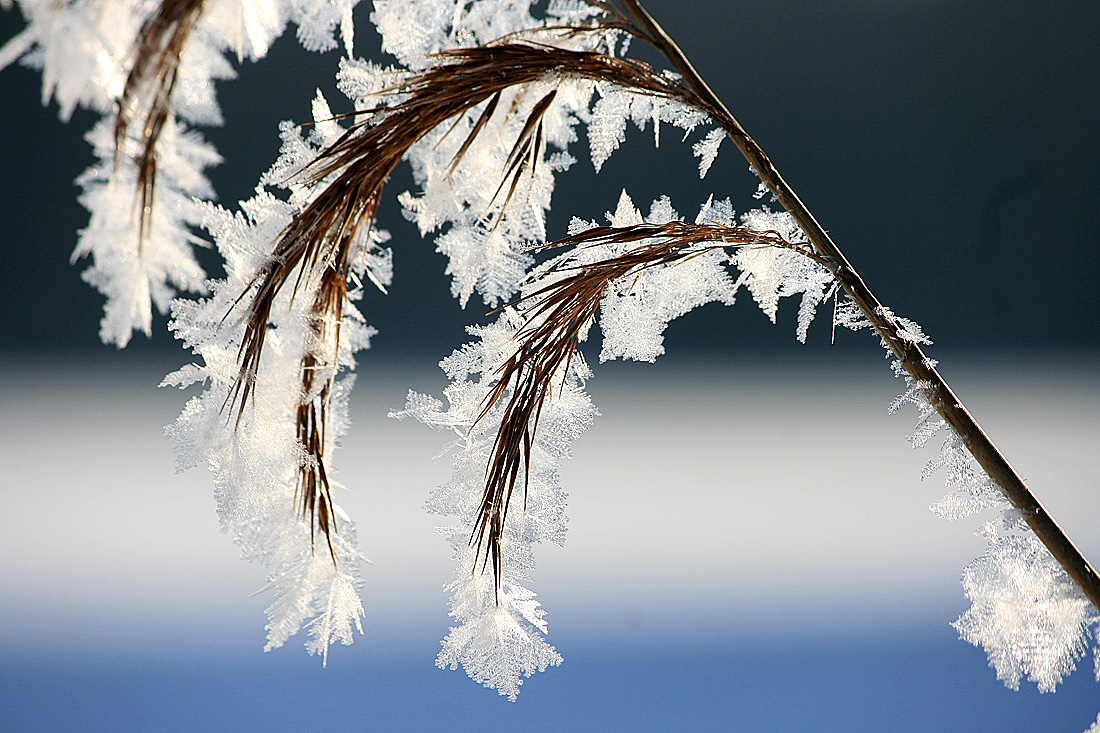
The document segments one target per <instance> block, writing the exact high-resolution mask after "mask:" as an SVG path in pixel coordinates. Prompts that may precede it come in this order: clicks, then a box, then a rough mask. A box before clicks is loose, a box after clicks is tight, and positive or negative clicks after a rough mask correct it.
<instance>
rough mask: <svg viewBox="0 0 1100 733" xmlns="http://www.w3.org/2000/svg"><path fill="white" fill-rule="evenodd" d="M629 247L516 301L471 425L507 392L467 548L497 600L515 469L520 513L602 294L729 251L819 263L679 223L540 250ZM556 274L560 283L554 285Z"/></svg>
mask: <svg viewBox="0 0 1100 733" xmlns="http://www.w3.org/2000/svg"><path fill="white" fill-rule="evenodd" d="M634 242H644V244H642V245H640V246H638V247H635V248H633V249H630V250H628V251H627V252H624V253H623V254H620V255H617V256H614V257H609V258H606V259H603V260H600V261H598V262H594V263H591V264H586V265H573V266H570V265H568V264H567V262H562V263H560V264H559V265H557V266H555V267H551V268H550V269H548V270H547V271H544V272H543V273H541V275H542V276H544V277H549V278H550V279H551V280H552V282H551V283H549V284H548V285H544V286H543V287H541V288H539V289H538V290H535V291H534V292H533V293H531V294H530V295H528V296H527V297H525V298H524V299H523V300H522V301H519V303H527V305H526V306H525V311H524V314H525V316H526V319H527V320H526V323H525V324H524V326H523V327H522V328H520V330H519V331H518V332H517V334H516V336H515V340H516V342H517V344H518V345H517V348H516V351H515V353H513V354H512V356H511V357H509V358H508V360H507V361H506V362H505V363H504V364H503V365H501V367H500V368H499V369H498V371H497V382H496V386H495V387H494V388H493V390H492V392H490V393H489V395H488V396H487V397H486V399H485V403H484V406H483V408H482V411H481V414H480V415H479V416H478V418H477V420H478V421H480V420H482V419H483V418H485V416H486V415H487V414H488V413H489V411H490V410H492V408H493V407H494V406H495V405H496V404H497V403H498V402H500V401H501V400H503V399H504V398H505V396H506V395H507V394H508V392H509V390H511V396H510V397H509V398H508V403H507V405H506V406H505V408H504V414H503V416H502V417H501V421H500V428H499V429H498V431H497V437H496V441H495V442H494V445H493V451H492V455H491V457H490V459H489V465H488V469H487V470H486V479H485V490H484V492H483V494H482V497H481V508H480V510H479V512H478V519H477V521H476V522H475V525H474V530H473V533H472V534H471V537H470V542H471V544H473V545H475V546H476V548H477V552H476V555H475V567H476V565H477V563H478V561H479V560H481V557H482V552H484V560H481V563H482V566H483V567H484V566H485V564H487V563H489V562H490V561H491V562H492V569H493V578H494V586H495V589H496V590H497V592H499V590H500V575H501V547H500V542H501V538H502V536H503V532H504V523H505V519H506V518H507V515H508V507H509V505H510V504H511V499H512V493H513V491H514V489H515V486H516V482H517V480H518V479H519V475H520V472H521V469H522V472H523V476H524V482H523V487H524V507H525V508H526V504H527V483H528V478H529V476H530V468H531V450H532V447H533V445H534V442H535V434H536V432H537V430H538V423H539V417H540V416H541V414H542V408H543V405H544V404H545V401H546V400H547V398H549V397H551V396H552V395H553V386H554V381H555V380H561V381H562V382H564V380H565V379H566V377H567V374H568V371H569V365H570V364H571V362H572V359H573V356H574V354H575V353H576V350H577V346H578V344H579V342H580V340H581V338H582V336H583V335H584V333H585V332H586V331H587V330H588V327H589V325H590V324H591V323H592V321H593V320H594V319H595V317H596V312H597V310H598V309H599V307H600V302H601V301H602V300H603V298H604V295H605V294H606V293H607V290H608V288H609V287H611V285H612V284H613V283H615V282H617V281H621V280H624V279H629V278H631V277H636V276H637V275H638V273H640V272H642V271H643V270H647V269H650V268H654V267H674V266H676V265H678V264H681V263H683V262H685V261H687V260H689V259H692V258H694V257H698V256H699V255H702V254H704V253H706V252H710V251H712V250H715V249H723V248H725V247H730V246H763V247H782V248H786V249H792V250H794V251H797V252H799V253H801V254H803V255H806V256H807V257H811V258H813V259H819V258H818V257H817V255H816V254H815V253H813V252H812V251H808V250H807V249H806V248H805V246H804V245H798V244H792V243H790V242H788V241H786V240H784V239H783V238H782V237H781V236H779V234H777V233H776V232H759V231H755V230H752V229H748V228H745V227H725V226H720V225H713V224H702V225H697V224H694V225H693V224H685V223H683V222H678V221H674V222H669V223H668V224H662V225H650V224H642V225H637V226H630V227H620V228H611V227H596V228H593V229H589V230H587V231H585V232H581V233H579V234H576V235H573V236H571V237H567V238H566V239H563V240H561V241H559V242H555V243H552V244H549V245H545V246H544V247H541V248H539V249H542V250H547V249H550V248H561V247H594V246H597V245H608V244H631V243H634ZM563 273H568V274H563ZM557 274H561V275H562V276H561V277H555V275H557ZM475 422H476V421H475Z"/></svg>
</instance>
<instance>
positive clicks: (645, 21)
mask: <svg viewBox="0 0 1100 733" xmlns="http://www.w3.org/2000/svg"><path fill="white" fill-rule="evenodd" d="M590 1H591V0H590ZM620 2H621V3H622V6H623V8H624V11H625V15H626V16H629V18H630V21H631V22H630V23H628V24H626V25H622V24H621V18H622V16H623V14H622V13H617V17H618V18H619V19H620V25H619V27H620V28H621V29H622V30H626V31H628V32H630V33H632V34H633V35H635V36H637V37H638V38H640V39H643V40H645V41H646V42H648V43H650V44H651V45H652V46H653V47H654V48H656V49H657V50H658V51H660V52H661V53H662V54H663V55H664V56H665V57H666V58H667V59H668V60H669V62H670V63H671V64H672V65H673V67H674V68H675V69H676V71H677V72H679V73H680V75H681V78H682V79H683V83H684V84H685V86H687V87H688V88H689V89H690V91H691V94H690V96H691V98H693V99H694V100H695V101H694V104H695V106H697V107H698V108H699V109H702V110H704V111H706V112H707V113H708V114H709V115H710V116H711V118H712V119H713V120H714V121H715V122H716V123H717V124H719V125H720V126H721V127H722V129H723V130H725V132H726V133H727V135H728V136H729V138H730V140H732V141H733V143H734V144H735V145H736V146H737V148H738V150H740V151H741V154H742V155H743V156H744V157H745V159H746V160H747V161H748V162H749V164H750V165H751V166H752V167H753V169H754V170H755V171H756V173H757V175H759V176H760V180H762V181H763V182H764V184H765V185H766V186H767V187H768V189H769V190H770V191H771V193H772V194H773V195H774V196H775V197H776V199H777V200H778V201H779V203H780V204H781V205H782V206H783V208H785V209H786V210H787V211H788V212H789V213H790V214H791V216H792V217H794V219H795V221H796V222H798V225H799V226H800V227H801V228H802V231H803V232H804V233H805V235H806V237H807V238H808V239H809V240H810V242H811V243H812V244H813V247H814V249H815V250H816V251H817V253H818V255H820V257H821V258H822V261H823V264H824V265H825V266H826V267H827V268H828V269H829V271H830V272H831V273H832V274H833V277H834V278H835V279H836V281H837V282H838V283H840V285H841V287H843V288H844V290H845V292H846V293H848V296H849V297H850V298H851V299H852V301H853V302H854V303H855V304H856V305H857V306H858V307H859V309H860V311H861V312H862V313H863V315H864V317H865V318H867V320H868V321H870V323H871V325H872V326H873V327H874V329H875V331H876V333H878V335H879V337H881V338H882V340H883V342H884V343H885V344H886V345H887V347H888V348H889V349H890V351H891V353H893V355H894V356H895V357H896V358H897V359H898V361H899V362H901V364H902V366H903V367H904V368H905V371H906V372H908V374H909V376H911V377H912V378H913V380H914V381H915V382H916V384H918V385H920V386H921V388H922V389H923V390H924V393H925V396H926V397H927V398H928V400H929V401H930V402H931V403H932V405H933V406H934V407H935V408H936V411H937V412H939V414H940V416H941V417H943V419H944V420H945V421H946V422H947V424H948V425H950V426H951V428H952V429H953V430H954V431H955V432H956V433H958V434H959V435H960V436H961V437H962V440H963V444H964V445H965V446H966V448H967V450H969V451H970V454H971V455H972V456H974V459H975V460H976V461H977V462H978V464H979V465H980V466H981V467H982V469H983V470H984V471H985V472H986V473H987V474H988V475H989V477H990V478H992V479H993V481H994V482H995V483H996V484H997V486H998V487H999V488H1000V489H1001V491H1002V492H1003V493H1004V496H1005V498H1007V499H1008V501H1009V502H1010V503H1011V504H1012V506H1013V507H1015V508H1016V510H1017V511H1019V512H1020V515H1021V516H1022V517H1023V519H1024V521H1025V522H1027V525H1028V526H1029V527H1030V528H1031V530H1032V531H1033V532H1035V535H1036V536H1037V537H1038V538H1039V540H1040V541H1042V543H1043V545H1045V546H1046V548H1047V549H1048V550H1049V551H1050V553H1051V555H1053V556H1054V558H1055V559H1056V560H1057V561H1058V563H1059V564H1060V565H1061V566H1062V567H1063V568H1064V569H1065V571H1066V573H1067V574H1069V576H1070V577H1071V578H1073V580H1074V581H1075V582H1076V583H1077V584H1078V585H1079V586H1080V587H1081V589H1082V591H1084V593H1085V596H1086V597H1087V598H1088V599H1089V601H1091V602H1092V605H1093V606H1095V607H1096V609H1097V610H1100V576H1098V575H1097V573H1096V570H1095V569H1094V568H1093V567H1092V565H1090V564H1089V562H1088V560H1087V559H1085V557H1084V555H1082V554H1081V552H1080V551H1079V550H1078V549H1077V548H1076V547H1075V546H1074V545H1073V543H1072V542H1071V541H1070V539H1069V538H1068V537H1067V536H1066V534H1065V532H1063V531H1062V529H1061V527H1059V526H1058V524H1057V523H1056V522H1055V521H1054V519H1053V518H1052V517H1051V516H1050V515H1049V514H1048V513H1047V511H1046V510H1045V509H1044V508H1043V506H1042V505H1041V504H1040V503H1039V501H1038V499H1036V498H1035V496H1034V494H1032V493H1031V490H1030V489H1029V488H1028V487H1027V485H1026V484H1025V483H1024V481H1023V479H1022V478H1020V475H1019V474H1018V473H1016V471H1015V470H1014V469H1013V468H1012V466H1011V465H1009V463H1008V461H1007V460H1006V459H1005V457H1004V456H1003V455H1001V452H1000V451H999V450H997V447H996V446H995V445H993V442H992V441H991V440H990V439H989V437H988V436H987V435H986V434H985V432H984V431H983V430H982V429H981V427H980V426H979V425H978V423H977V421H975V420H974V418H973V417H972V416H971V415H970V413H969V411H967V409H966V407H964V406H963V404H962V402H961V401H960V400H959V398H958V397H956V396H955V393H954V392H952V391H951V388H950V387H949V386H948V385H947V383H946V382H945V381H944V380H943V378H942V377H941V376H940V375H939V373H938V372H937V371H936V369H935V368H934V367H933V366H932V362H931V361H930V360H929V359H928V357H927V356H925V354H924V352H923V351H921V349H920V347H919V346H918V345H917V344H916V343H913V341H911V340H910V339H909V338H907V337H906V336H905V334H904V332H903V331H902V330H901V329H900V328H899V327H898V324H897V323H896V322H895V321H894V319H893V318H892V317H891V315H890V313H889V311H888V310H887V309H885V308H883V307H882V304H881V303H880V302H879V301H878V299H877V298H875V296H874V295H873V294H872V293H871V291H870V289H869V288H868V287H867V285H866V284H865V283H864V282H863V280H862V278H860V276H859V275H858V274H857V273H856V271H855V269H854V268H853V267H852V265H851V264H850V263H849V262H848V260H847V258H846V257H845V256H844V254H843V253H842V252H841V251H840V249H839V248H838V247H837V246H836V244H835V243H834V242H833V241H832V239H831V238H830V237H829V235H828V234H827V233H826V232H825V230H824V229H822V227H821V225H820V224H818V222H817V220H816V219H815V218H814V217H813V215H812V214H811V213H810V211H809V209H807V208H806V206H805V205H804V204H803V203H802V201H801V200H800V199H799V198H798V196H796V195H795V193H794V191H793V190H792V189H791V187H790V186H789V185H788V184H787V182H786V181H784V180H783V177H782V176H780V175H779V172H778V171H777V170H776V169H775V166H774V165H772V163H771V161H770V160H768V157H767V156H766V155H764V151H763V150H761V149H760V146H759V145H757V144H756V142H755V141H754V140H753V139H752V138H751V137H749V135H748V134H747V133H746V132H745V130H744V129H743V128H742V127H741V125H740V124H738V122H737V120H736V119H734V117H733V115H732V114H730V112H729V110H728V109H726V107H725V105H723V104H722V101H721V100H720V99H719V98H718V97H717V96H716V95H715V94H714V92H712V91H711V89H710V87H708V86H707V84H706V83H705V82H704V81H703V79H702V77H700V76H699V74H698V72H697V71H696V70H695V69H694V68H693V67H692V65H691V63H690V62H689V61H688V59H687V57H686V56H684V53H683V51H681V50H680V48H679V47H678V46H677V45H676V44H675V43H674V42H673V41H672V39H671V38H669V36H668V34H667V33H665V31H664V29H662V28H661V26H660V25H658V24H657V22H656V21H655V20H654V19H653V17H652V16H650V14H649V13H648V12H647V11H646V10H645V8H643V7H642V5H641V4H640V3H639V2H638V0H620ZM596 4H597V5H600V6H605V5H607V3H604V2H597V3H596ZM616 12H617V11H616Z"/></svg>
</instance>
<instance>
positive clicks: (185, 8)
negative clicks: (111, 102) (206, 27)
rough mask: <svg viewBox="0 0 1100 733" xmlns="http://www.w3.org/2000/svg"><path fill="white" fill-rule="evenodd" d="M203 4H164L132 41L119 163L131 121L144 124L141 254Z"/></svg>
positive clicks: (193, 0) (196, 0)
mask: <svg viewBox="0 0 1100 733" xmlns="http://www.w3.org/2000/svg"><path fill="white" fill-rule="evenodd" d="M202 10H203V0H161V3H160V5H159V6H158V7H157V9H156V11H155V12H153V14H152V15H150V16H149V17H148V18H147V19H146V20H145V22H144V23H143V24H142V26H141V30H140V31H139V32H138V36H137V38H136V39H135V40H134V48H133V51H132V53H133V56H134V61H133V64H132V65H131V67H130V73H129V74H128V75H127V77H126V84H125V86H124V87H123V90H122V96H121V98H120V99H119V101H118V103H117V106H116V113H115V129H114V135H115V165H117V164H118V155H119V154H120V153H122V152H123V151H124V149H125V145H126V136H127V133H128V131H129V129H130V125H131V122H132V121H134V120H133V119H132V118H136V120H137V121H139V122H140V124H141V152H140V153H138V154H137V155H136V156H135V159H136V161H137V167H138V177H137V191H135V194H136V199H135V202H134V203H135V205H136V206H138V207H140V208H139V211H138V252H139V254H140V252H141V248H142V246H143V244H144V242H145V235H146V233H147V231H148V228H149V226H150V225H151V224H152V215H153V201H154V198H155V194H156V184H157V144H158V142H159V141H160V136H161V133H162V132H163V131H164V125H165V124H166V123H167V122H168V118H169V117H170V115H171V112H172V93H173V92H174V91H175V87H176V79H177V77H178V73H179V64H180V55H181V54H182V53H183V47H184V45H186V43H187V39H188V38H189V37H190V35H191V33H192V31H194V30H195V27H196V26H197V25H198V22H199V18H200V16H201V15H202Z"/></svg>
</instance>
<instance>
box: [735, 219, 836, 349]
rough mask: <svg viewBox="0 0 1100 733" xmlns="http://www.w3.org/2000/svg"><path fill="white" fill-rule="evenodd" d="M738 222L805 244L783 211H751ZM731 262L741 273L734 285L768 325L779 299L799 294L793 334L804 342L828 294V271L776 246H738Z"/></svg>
mask: <svg viewBox="0 0 1100 733" xmlns="http://www.w3.org/2000/svg"><path fill="white" fill-rule="evenodd" d="M741 223H742V225H744V226H747V227H749V228H751V229H755V230H757V231H762V232H768V231H771V232H775V233H776V234H778V235H779V236H781V237H782V238H783V239H784V240H786V241H788V242H791V243H792V244H798V243H804V242H805V235H803V233H802V230H801V229H800V228H799V227H798V224H796V223H795V221H794V218H793V217H792V216H791V215H790V214H788V213H787V212H785V211H784V212H776V211H772V210H771V209H768V208H762V209H753V210H752V211H749V212H748V213H746V214H744V215H743V216H742V217H741ZM733 261H734V264H735V265H737V268H738V269H740V270H741V276H740V277H739V278H738V280H737V286H738V287H740V286H742V285H744V286H745V287H747V288H748V290H749V292H750V293H751V294H752V297H753V300H755V301H756V303H757V305H759V306H760V310H762V311H764V315H766V316H767V317H768V318H769V319H770V320H771V322H772V323H775V317H776V312H777V311H778V309H779V299H780V298H783V297H786V296H790V295H799V294H801V295H802V300H801V302H800V304H799V307H798V327H797V329H796V331H795V335H796V336H797V337H798V340H799V341H802V342H805V341H806V337H807V335H808V333H809V328H810V323H811V322H812V321H813V319H814V316H815V314H816V313H817V307H818V306H819V305H820V304H821V303H822V302H824V301H825V299H826V298H827V297H828V295H829V293H830V292H831V291H830V289H831V287H832V285H833V277H832V275H831V274H830V272H829V271H828V270H827V269H825V267H824V266H823V265H821V264H820V263H818V262H815V261H814V260H812V259H810V258H809V257H807V256H805V255H804V254H802V253H800V252H796V251H794V250H790V249H781V248H777V247H742V248H740V249H738V250H737V251H736V252H735V253H734V255H733Z"/></svg>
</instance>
